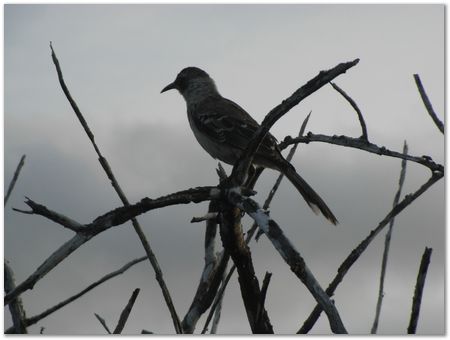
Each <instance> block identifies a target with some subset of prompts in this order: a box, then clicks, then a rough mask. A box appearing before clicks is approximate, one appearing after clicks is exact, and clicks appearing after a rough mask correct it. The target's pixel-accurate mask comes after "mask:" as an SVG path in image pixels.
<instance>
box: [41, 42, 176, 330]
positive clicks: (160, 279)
mask: <svg viewBox="0 0 450 340" xmlns="http://www.w3.org/2000/svg"><path fill="white" fill-rule="evenodd" d="M50 49H51V51H52V59H53V63H54V64H55V67H56V72H57V74H58V80H59V83H60V85H61V88H62V90H63V92H64V94H65V95H66V98H67V100H68V101H69V103H70V105H71V106H72V109H73V111H74V112H75V114H76V116H77V117H78V119H79V121H80V123H81V125H82V126H83V128H84V130H85V132H86V134H87V135H88V137H89V139H90V141H91V143H92V146H93V147H94V149H95V152H96V153H97V155H98V160H99V162H100V164H101V166H102V168H103V170H104V171H105V173H106V175H107V176H108V178H109V180H110V181H111V184H112V186H113V188H114V190H115V191H116V193H117V194H118V196H119V198H120V200H121V201H122V203H123V204H124V205H125V206H129V205H130V203H129V201H128V199H127V197H126V196H125V194H124V192H123V191H122V188H121V187H120V185H119V182H118V181H117V180H116V178H115V176H114V174H113V172H112V170H111V167H110V166H109V164H108V161H107V160H106V158H105V157H103V155H102V154H101V152H100V149H99V148H98V146H97V144H96V143H95V140H94V134H93V133H92V132H91V130H90V129H89V126H88V124H87V122H86V120H85V119H84V117H83V114H82V113H81V111H80V109H79V108H78V105H77V104H76V102H75V100H74V99H73V98H72V95H71V94H70V92H69V89H68V88H67V86H66V84H65V82H64V78H63V74H62V71H61V67H60V65H59V61H58V58H57V57H56V54H55V51H54V50H53V46H52V44H51V43H50ZM131 222H132V224H133V227H134V230H135V231H136V233H137V235H138V237H139V239H140V240H141V243H142V246H143V247H144V249H145V252H146V254H147V257H148V259H149V261H150V263H151V265H152V267H153V270H154V271H155V278H156V280H157V281H158V283H159V286H160V288H161V291H162V294H163V296H164V300H165V302H166V305H167V307H168V309H169V312H170V315H171V317H172V321H173V324H174V327H175V331H176V332H177V333H178V334H180V333H181V332H182V329H181V323H180V319H179V318H178V314H177V312H176V310H175V306H174V304H173V301H172V297H171V296H170V293H169V289H168V288H167V285H166V283H165V282H164V279H163V274H162V271H161V268H160V266H159V263H158V261H157V259H156V256H155V254H154V252H153V250H152V248H151V247H150V243H149V242H148V240H147V237H146V236H145V234H144V232H143V230H142V228H141V226H140V224H139V222H138V221H137V219H135V218H132V220H131Z"/></svg>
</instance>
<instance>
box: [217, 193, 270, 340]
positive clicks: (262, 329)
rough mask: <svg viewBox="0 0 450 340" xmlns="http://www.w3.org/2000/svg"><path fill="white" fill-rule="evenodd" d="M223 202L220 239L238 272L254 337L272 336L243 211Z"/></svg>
mask: <svg viewBox="0 0 450 340" xmlns="http://www.w3.org/2000/svg"><path fill="white" fill-rule="evenodd" d="M221 203H222V209H221V214H220V216H221V223H220V236H221V238H222V244H223V247H224V249H225V250H226V251H227V252H228V253H229V254H230V257H231V258H232V260H233V262H234V264H235V266H236V268H237V271H238V282H239V286H240V290H241V295H242V299H243V301H244V306H245V310H246V312H247V318H248V321H249V323H250V327H251V329H252V332H253V333H254V334H273V328H272V324H271V323H270V320H269V317H268V315H267V312H266V310H265V308H264V306H261V304H260V296H261V291H260V286H259V282H258V279H257V278H256V275H255V269H254V267H253V262H252V257H251V253H250V249H249V248H248V246H247V244H246V243H245V241H244V235H243V233H242V225H241V210H240V209H239V208H236V207H234V206H232V205H229V204H227V202H224V201H222V202H221ZM259 313H260V315H261V317H260V318H258V314H259Z"/></svg>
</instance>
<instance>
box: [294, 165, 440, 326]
mask: <svg viewBox="0 0 450 340" xmlns="http://www.w3.org/2000/svg"><path fill="white" fill-rule="evenodd" d="M443 176H444V174H443V173H440V172H435V173H433V175H432V176H431V177H430V179H429V180H428V181H427V182H425V183H424V184H423V185H422V186H421V187H420V188H419V189H418V190H417V191H415V192H414V193H412V194H409V195H406V196H405V198H404V199H403V200H402V201H400V203H399V204H397V205H396V206H395V207H394V208H392V210H391V211H390V212H389V213H388V214H387V215H386V217H385V218H384V219H383V220H382V221H381V222H380V223H379V224H378V226H377V227H376V228H375V229H374V230H372V231H371V232H370V234H369V235H368V236H367V237H366V238H365V239H364V240H363V241H362V242H361V243H360V244H359V245H358V246H357V247H356V248H355V249H353V250H352V252H351V253H350V254H349V255H348V256H347V258H346V259H345V260H344V262H343V263H342V264H341V265H340V267H339V268H338V270H337V274H336V276H335V277H334V279H333V281H331V283H330V284H329V285H328V288H327V289H326V291H325V292H326V293H327V294H328V296H333V294H334V292H335V290H336V288H337V286H338V285H339V284H340V283H341V282H342V280H343V279H344V276H345V274H347V272H348V271H349V269H350V268H351V266H352V265H353V264H354V263H355V262H356V261H357V260H358V258H359V257H360V256H361V254H362V253H363V252H364V251H365V250H366V248H367V247H368V246H369V244H370V243H371V242H372V241H373V239H374V238H375V237H376V236H377V235H378V234H379V233H380V231H381V230H383V228H384V227H385V226H386V225H387V224H388V223H389V222H390V221H391V219H392V218H394V217H395V216H397V215H398V214H399V213H401V212H402V211H403V210H404V209H405V208H406V207H407V206H408V205H410V204H411V203H412V202H414V201H415V200H416V199H417V198H418V197H419V196H420V195H422V194H423V193H424V192H425V191H427V190H428V189H429V188H430V187H431V186H432V185H433V184H434V183H436V182H437V181H439V180H440V179H441V178H442V177H443ZM321 313H322V307H321V306H320V305H316V307H315V308H314V310H313V311H312V312H311V314H310V315H309V317H308V318H307V319H306V321H305V322H304V323H303V326H302V327H301V328H300V329H299V331H298V332H297V334H306V333H308V332H309V331H310V330H311V328H312V327H313V326H314V324H315V323H316V321H317V320H318V319H319V316H320V314H321Z"/></svg>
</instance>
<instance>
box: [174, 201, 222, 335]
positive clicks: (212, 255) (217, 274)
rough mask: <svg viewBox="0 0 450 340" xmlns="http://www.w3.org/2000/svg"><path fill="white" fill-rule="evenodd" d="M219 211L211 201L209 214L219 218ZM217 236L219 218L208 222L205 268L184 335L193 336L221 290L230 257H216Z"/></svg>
mask: <svg viewBox="0 0 450 340" xmlns="http://www.w3.org/2000/svg"><path fill="white" fill-rule="evenodd" d="M217 211H218V204H217V201H211V202H210V204H209V209H208V214H216V216H217ZM216 235H217V217H216V218H215V219H208V220H207V221H206V233H205V265H204V267H203V271H202V274H201V277H200V282H199V285H198V288H197V291H196V293H195V296H194V299H193V300H192V303H191V306H190V307H189V310H188V312H187V313H186V315H185V317H184V318H183V321H182V323H181V326H182V328H183V333H188V334H191V333H193V332H194V329H195V326H196V324H197V322H198V320H199V319H200V317H201V316H202V314H203V313H205V312H206V310H207V309H208V308H209V306H210V305H211V303H212V301H213V299H214V296H215V295H216V293H217V290H218V288H219V285H220V282H221V280H222V276H223V273H224V271H225V269H226V266H227V263H228V259H229V255H228V254H227V253H224V252H222V253H221V254H220V255H216V252H215V240H216Z"/></svg>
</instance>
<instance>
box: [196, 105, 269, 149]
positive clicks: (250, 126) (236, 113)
mask: <svg viewBox="0 0 450 340" xmlns="http://www.w3.org/2000/svg"><path fill="white" fill-rule="evenodd" d="M195 111H196V114H195V115H193V117H192V119H193V120H194V123H195V125H196V127H197V128H198V130H199V131H201V132H202V133H204V134H205V135H207V136H208V137H209V138H211V139H213V140H215V141H216V142H217V143H223V144H227V145H229V146H232V147H234V148H237V149H239V150H244V149H245V148H246V147H247V145H248V143H249V141H250V139H251V138H252V137H253V135H254V133H255V131H256V130H257V129H258V128H259V124H258V123H257V122H256V121H255V120H254V119H253V118H252V117H251V116H250V115H249V114H248V113H247V112H246V111H245V110H244V109H243V108H241V107H240V106H239V105H237V104H236V103H234V102H232V101H231V100H228V99H225V98H220V99H218V98H211V99H207V100H205V101H203V102H202V103H201V105H199V107H197V108H196V109H195ZM276 147H277V141H276V139H275V137H273V136H272V135H271V134H270V133H268V134H267V135H266V137H265V138H264V140H263V142H262V144H261V146H260V148H259V151H258V153H260V152H265V153H267V152H269V153H273V152H274V150H275V148H276Z"/></svg>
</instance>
